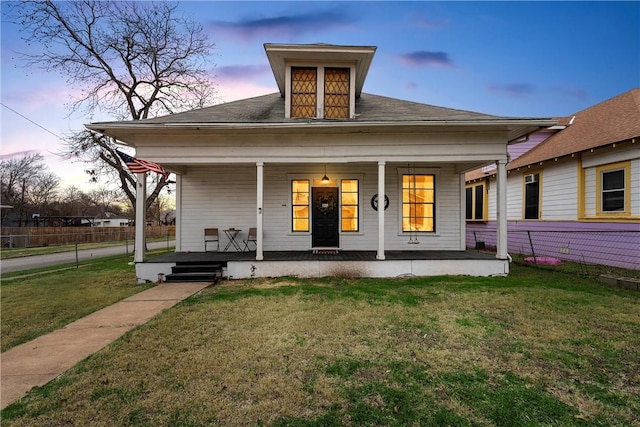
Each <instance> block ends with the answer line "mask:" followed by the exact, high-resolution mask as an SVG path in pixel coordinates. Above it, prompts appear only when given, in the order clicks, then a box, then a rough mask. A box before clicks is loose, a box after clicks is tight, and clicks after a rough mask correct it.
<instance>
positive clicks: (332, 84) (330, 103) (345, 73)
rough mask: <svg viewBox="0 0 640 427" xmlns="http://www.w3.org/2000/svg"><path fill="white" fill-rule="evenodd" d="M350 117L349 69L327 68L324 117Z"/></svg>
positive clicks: (325, 73)
mask: <svg viewBox="0 0 640 427" xmlns="http://www.w3.org/2000/svg"><path fill="white" fill-rule="evenodd" d="M348 117H349V69H348V68H326V69H325V72H324V118H325V119H346V118H348Z"/></svg>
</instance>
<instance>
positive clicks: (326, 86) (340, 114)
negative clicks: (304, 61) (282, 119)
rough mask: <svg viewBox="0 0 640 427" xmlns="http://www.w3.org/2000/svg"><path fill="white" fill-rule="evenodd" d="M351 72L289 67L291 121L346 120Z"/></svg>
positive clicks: (341, 69)
mask: <svg viewBox="0 0 640 427" xmlns="http://www.w3.org/2000/svg"><path fill="white" fill-rule="evenodd" d="M351 102H352V101H351V69H350V68H341V67H291V92H290V108H289V113H290V117H291V118H313V119H323V118H324V119H348V118H349V117H350V111H351Z"/></svg>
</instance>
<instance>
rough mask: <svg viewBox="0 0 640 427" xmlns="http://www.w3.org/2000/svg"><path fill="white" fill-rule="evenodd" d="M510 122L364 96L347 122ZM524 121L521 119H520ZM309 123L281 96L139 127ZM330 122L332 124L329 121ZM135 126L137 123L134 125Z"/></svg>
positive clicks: (180, 115) (150, 121) (179, 115)
mask: <svg viewBox="0 0 640 427" xmlns="http://www.w3.org/2000/svg"><path fill="white" fill-rule="evenodd" d="M501 119H511V117H500V116H493V115H489V114H482V113H476V112H471V111H464V110H457V109H452V108H444V107H436V106H433V105H427V104H420V103H417V102H411V101H404V100H401V99H396V98H389V97H385V96H379V95H371V94H367V93H363V94H362V95H361V96H360V97H359V98H358V99H357V100H356V118H355V119H344V120H331V121H344V122H394V121H397V122H407V121H422V122H423V121H430V120H445V121H490V120H501ZM518 119H521V118H518ZM308 120H309V119H285V112H284V98H282V97H281V96H280V94H279V93H272V94H269V95H263V96H258V97H254V98H248V99H243V100H239V101H233V102H228V103H224V104H219V105H214V106H211V107H206V108H202V109H197V110H191V111H186V112H183V113H177V114H171V115H167V116H162V117H157V118H152V119H147V120H140V121H136V122H135V123H139V124H167V123H175V124H187V123H238V124H243V123H295V122H300V121H303V122H306V121H308ZM326 121H329V120H326ZM131 123H134V122H131Z"/></svg>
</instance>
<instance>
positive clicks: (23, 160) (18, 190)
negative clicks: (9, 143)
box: [0, 152, 59, 227]
mask: <svg viewBox="0 0 640 427" xmlns="http://www.w3.org/2000/svg"><path fill="white" fill-rule="evenodd" d="M43 161H44V158H43V157H42V155H41V154H39V153H33V152H29V153H26V154H24V155H23V156H21V157H18V158H11V159H8V160H3V161H2V162H0V188H1V195H2V203H3V204H7V205H11V206H13V209H12V212H11V214H12V215H15V216H16V220H17V223H18V226H19V227H21V226H22V225H23V224H26V223H27V222H28V220H29V218H28V216H27V214H28V212H29V210H31V211H33V212H32V213H34V212H35V211H36V210H37V211H41V210H43V209H46V205H48V204H49V203H51V202H52V201H53V199H54V197H55V196H56V189H57V186H58V184H59V178H58V177H57V176H56V175H55V174H53V173H51V172H49V171H48V170H47V167H46V165H45V164H44V162H43ZM38 213H39V212H38ZM5 214H6V211H4V210H3V215H5ZM2 219H3V220H4V218H2Z"/></svg>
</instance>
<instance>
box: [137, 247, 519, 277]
mask: <svg viewBox="0 0 640 427" xmlns="http://www.w3.org/2000/svg"><path fill="white" fill-rule="evenodd" d="M385 255H386V257H385V260H380V259H377V257H376V256H377V253H376V251H339V252H336V253H313V252H312V251H265V252H264V254H263V259H262V260H260V261H257V260H256V253H255V251H252V252H175V253H171V254H166V255H163V256H159V257H155V258H152V259H148V260H146V261H145V262H144V263H141V264H137V265H136V272H137V274H138V279H139V280H140V279H144V280H147V281H155V280H156V279H157V277H158V275H159V274H162V275H169V274H171V272H172V269H173V268H174V267H175V266H177V265H182V266H185V265H189V264H191V265H199V266H201V265H203V264H215V265H220V266H221V267H222V272H223V277H225V278H228V279H247V278H254V277H278V276H294V277H326V276H338V277H379V278H382V277H387V278H391V277H410V276H437V275H473V276H503V275H506V274H508V273H509V262H508V260H506V259H498V258H496V256H495V254H490V253H486V252H479V251H475V250H467V251H433V250H411V251H387V252H386V253H385Z"/></svg>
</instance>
